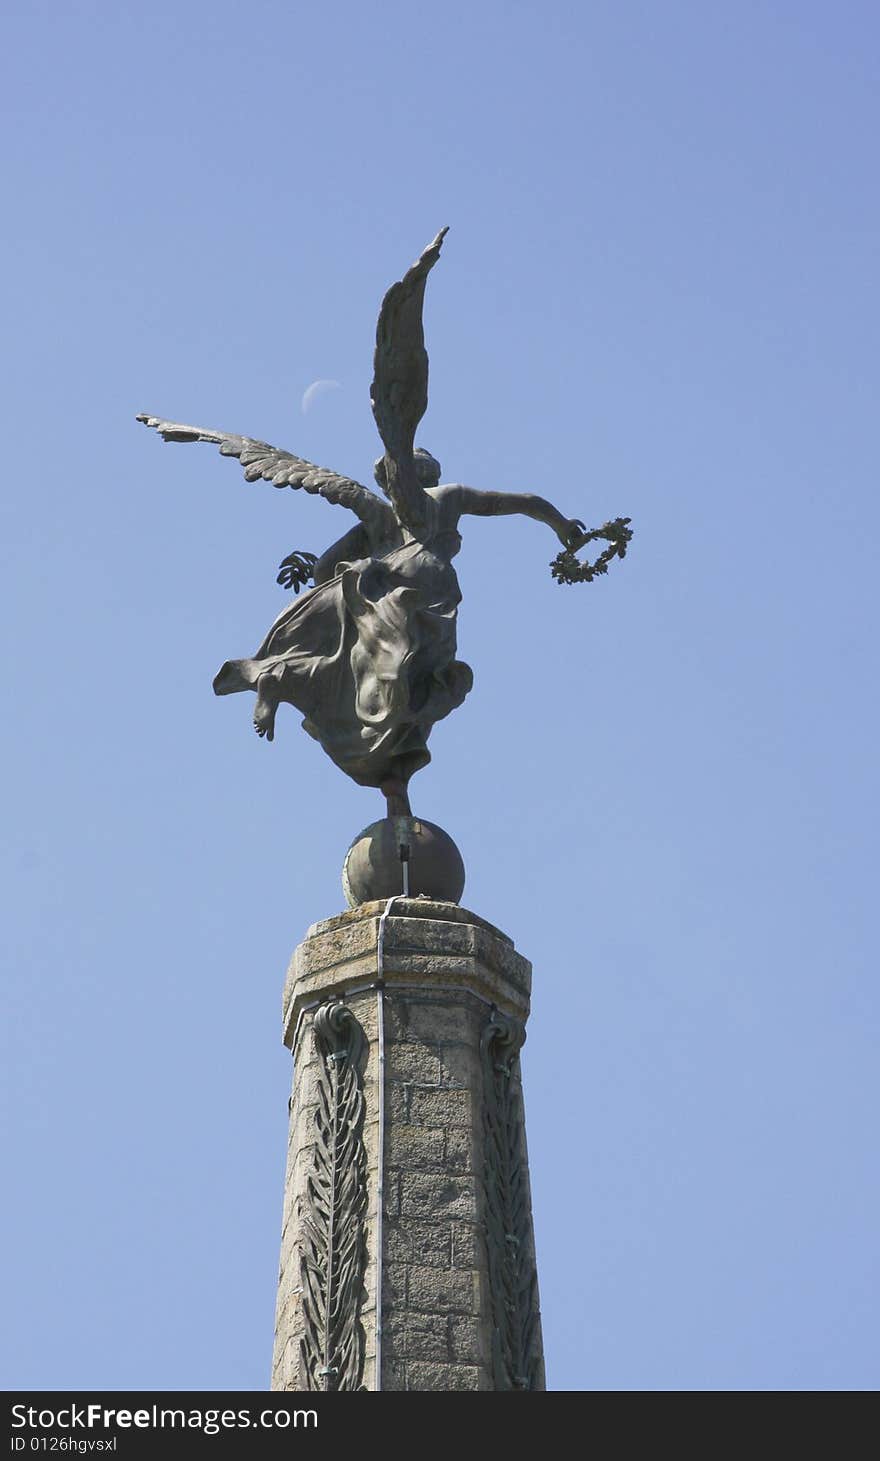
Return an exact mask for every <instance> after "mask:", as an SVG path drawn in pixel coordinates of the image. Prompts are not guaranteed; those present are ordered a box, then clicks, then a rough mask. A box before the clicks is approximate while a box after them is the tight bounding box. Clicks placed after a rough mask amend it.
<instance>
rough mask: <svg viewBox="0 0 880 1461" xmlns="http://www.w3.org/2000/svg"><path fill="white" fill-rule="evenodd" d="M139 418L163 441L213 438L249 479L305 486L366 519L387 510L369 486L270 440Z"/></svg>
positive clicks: (273, 483) (208, 439)
mask: <svg viewBox="0 0 880 1461" xmlns="http://www.w3.org/2000/svg"><path fill="white" fill-rule="evenodd" d="M137 419H138V421H142V422H143V423H144V425H145V426H151V427H152V428H153V429H154V430H155V431H158V433H159V435H160V436H161V437H162V439H163V441H209V442H212V443H213V444H214V445H215V446H219V448H220V455H221V456H223V457H237V458H238V460H239V461H240V462H241V465H242V466H243V467H244V476H245V481H246V482H256V481H258V480H259V479H260V478H262V479H263V481H264V482H271V483H272V485H273V487H296V488H298V487H302V488H304V489H305V491H306V492H317V493H319V494H320V496H321V497H325V498H326V499H327V501H328V502H334V503H337V504H338V505H339V506H340V507H348V508H350V509H351V511H352V512H354V513H357V516H358V517H359V518H360V519H361V520H362V521H366V520H367V518H368V517H372V516H374V515H375V514H376V512H377V511H382V510H383V504H382V500H381V498H379V497H377V496H376V493H375V492H371V491H370V489H369V487H364V486H362V485H361V483H360V482H354V481H352V479H351V478H350V477H341V476H340V475H339V473H338V472H331V471H330V470H329V469H328V468H327V467H317V466H315V463H314V462H307V461H305V460H304V459H303V458H302V457H296V456H294V454H293V452H290V451H284V450H283V449H282V448H281V447H277V446H270V445H269V443H268V442H267V441H256V440H255V439H254V438H253V437H251V436H233V435H232V434H231V433H230V432H227V431H207V430H205V429H204V428H203V427H201V426H182V425H180V423H179V422H176V421H163V420H162V419H161V417H159V416H145V415H140V416H138V418H137ZM387 510H388V509H387V508H385V509H384V511H385V512H387Z"/></svg>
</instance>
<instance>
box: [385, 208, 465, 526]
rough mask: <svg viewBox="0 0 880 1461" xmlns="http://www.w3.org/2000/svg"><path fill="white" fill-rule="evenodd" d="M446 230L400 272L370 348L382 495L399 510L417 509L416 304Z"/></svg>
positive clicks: (420, 393) (421, 366) (423, 359)
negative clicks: (380, 449) (381, 447)
mask: <svg viewBox="0 0 880 1461" xmlns="http://www.w3.org/2000/svg"><path fill="white" fill-rule="evenodd" d="M447 233H448V229H446V228H442V229H441V230H440V232H439V233H438V234H437V237H436V238H435V239H434V240H433V242H432V243H430V244H429V245H428V247H427V248H426V249H425V251H424V253H422V255H421V256H420V257H419V258H418V259H417V260H416V262H415V263H414V264H413V266H412V268H411V269H408V270H407V272H406V274H404V276H403V278H402V279H401V280H399V281H398V283H396V284H392V286H391V288H390V289H389V290H388V293H387V294H386V295H385V298H384V299H383V301H382V308H381V309H380V311H379V321H378V324H377V325H376V353H375V356H374V358H373V384H372V386H371V388H370V401H371V404H372V407H373V415H374V417H375V419H376V425H377V426H378V428H379V435H380V436H381V438H382V441H383V443H384V445H385V471H386V478H387V481H388V495H389V496H390V497H391V500H392V502H393V504H394V507H395V511H397V512H398V514H399V515H400V514H401V512H402V513H403V514H404V516H406V515H409V516H413V515H415V516H416V517H420V516H421V515H422V511H423V508H422V504H421V498H422V489H421V488H420V486H419V483H418V479H417V478H416V473H415V466H414V463H413V446H414V442H415V434H416V427H417V426H418V424H419V422H420V421H421V419H422V417H423V416H424V414H425V411H426V410H427V407H428V353H427V351H426V349H425V335H424V330H423V328H422V306H423V303H424V298H425V283H426V281H427V278H428V274H429V272H430V271H431V269H432V268H433V267H434V265H435V264H436V262H437V260H438V259H439V257H440V246H441V244H442V243H443V239H444V238H445V236H446V234H447Z"/></svg>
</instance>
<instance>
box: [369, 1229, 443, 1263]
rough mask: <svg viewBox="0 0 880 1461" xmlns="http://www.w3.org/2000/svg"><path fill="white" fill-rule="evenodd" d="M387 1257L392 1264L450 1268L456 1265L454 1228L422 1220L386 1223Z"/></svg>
mask: <svg viewBox="0 0 880 1461" xmlns="http://www.w3.org/2000/svg"><path fill="white" fill-rule="evenodd" d="M385 1254H386V1261H387V1262H389V1263H404V1264H418V1265H420V1266H421V1267H425V1268H449V1267H450V1266H451V1264H452V1228H451V1226H450V1224H449V1223H429V1222H422V1221H418V1220H416V1221H412V1220H410V1221H407V1222H406V1223H402V1222H396V1223H392V1222H389V1223H386V1225H385Z"/></svg>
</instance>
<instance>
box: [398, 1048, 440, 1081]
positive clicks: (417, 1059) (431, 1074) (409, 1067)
mask: <svg viewBox="0 0 880 1461" xmlns="http://www.w3.org/2000/svg"><path fill="white" fill-rule="evenodd" d="M385 1074H386V1076H387V1078H388V1080H389V1081H410V1082H411V1083H412V1084H414V1085H422V1086H439V1084H440V1055H439V1052H438V1050H437V1047H436V1045H435V1046H433V1047H431V1046H430V1045H425V1044H422V1043H419V1044H414V1043H406V1044H404V1043H402V1042H401V1041H394V1042H393V1043H391V1044H389V1045H388V1047H387V1050H386V1054H385Z"/></svg>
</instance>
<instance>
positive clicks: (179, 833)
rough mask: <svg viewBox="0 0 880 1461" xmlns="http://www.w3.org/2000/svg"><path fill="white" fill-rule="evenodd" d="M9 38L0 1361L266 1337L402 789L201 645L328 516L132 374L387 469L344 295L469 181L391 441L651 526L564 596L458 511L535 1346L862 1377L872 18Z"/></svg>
mask: <svg viewBox="0 0 880 1461" xmlns="http://www.w3.org/2000/svg"><path fill="white" fill-rule="evenodd" d="M3 29H4V39H5V43H6V45H5V49H6V53H7V56H8V57H9V58H11V59H9V60H8V62H7V70H6V76H5V81H4V89H3V96H2V99H0V106H2V108H3V110H4V111H5V113H6V117H5V123H6V125H5V127H4V129H3V134H4V137H5V142H4V144H3V148H4V154H5V155H4V163H5V171H6V178H7V182H6V194H7V200H8V201H10V200H11V206H10V208H9V210H8V212H7V221H6V226H5V229H4V232H3V238H2V243H0V247H2V250H3V254H4V256H5V257H4V260H3V268H2V278H3V283H4V316H5V320H6V337H7V340H8V342H9V345H8V349H7V352H4V360H3V364H2V367H0V368H2V372H3V379H2V391H3V400H4V403H5V407H6V411H5V418H6V432H7V462H6V467H7V472H6V488H5V491H4V493H3V494H2V514H3V524H2V543H3V549H4V569H3V576H2V582H3V587H4V590H5V591H6V593H7V605H6V608H5V611H4V613H3V616H2V633H3V636H4V640H5V645H6V649H5V662H6V664H7V666H8V668H9V670H10V673H9V674H8V676H7V683H8V689H9V696H8V705H7V710H6V714H5V716H4V717H3V740H4V748H3V765H4V769H5V772H6V776H5V790H4V802H5V812H6V816H5V817H4V822H5V824H6V826H7V828H8V829H9V835H8V837H7V838H6V839H4V844H5V845H4V848H3V868H2V882H0V886H2V888H3V893H4V896H5V899H6V901H7V907H6V911H5V914H4V918H3V926H4V931H5V933H6V935H7V937H6V943H7V946H8V957H7V960H6V961H5V962H6V964H7V975H6V980H5V988H6V991H7V998H8V1003H7V1013H6V1016H5V1018H4V1021H3V1044H4V1054H3V1060H2V1071H3V1081H4V1086H5V1087H6V1097H7V1099H6V1101H5V1107H6V1110H7V1112H8V1113H9V1120H8V1123H7V1128H6V1137H5V1145H6V1155H5V1159H4V1165H5V1169H6V1171H7V1173H8V1174H9V1175H10V1179H11V1180H10V1184H9V1187H8V1195H7V1199H6V1201H5V1203H4V1208H3V1218H2V1225H3V1243H2V1248H3V1252H4V1254H5V1256H6V1258H7V1260H8V1263H9V1273H8V1276H7V1278H6V1280H5V1291H6V1294H7V1303H6V1306H5V1307H6V1309H7V1321H8V1322H7V1325H6V1326H5V1327H6V1330H7V1334H6V1339H5V1340H4V1344H5V1345H6V1346H8V1348H7V1351H6V1353H5V1354H3V1355H2V1356H0V1373H2V1374H3V1376H4V1383H5V1384H6V1385H7V1386H8V1387H9V1388H13V1387H18V1386H21V1387H31V1388H38V1389H54V1388H57V1389H85V1388H89V1387H101V1388H107V1389H113V1388H118V1389H150V1388H168V1389H188V1388H194V1389H199V1388H206V1389H217V1390H223V1389H250V1388H253V1389H262V1388H265V1387H266V1386H267V1385H268V1375H269V1364H270V1355H271V1343H272V1326H273V1306H274V1287H275V1278H276V1267H277V1255H278V1244H279V1237H280V1231H279V1229H280V1216H281V1197H282V1183H283V1163H284V1150H285V1141H286V1119H287V1117H286V1101H287V1088H288V1082H289V1076H290V1070H289V1057H288V1055H287V1053H286V1052H285V1051H284V1049H283V1048H282V1046H281V1044H280V1038H279V1023H280V1020H279V1005H280V991H281V985H282V980H283V975H284V969H285V966H286V963H287V960H288V958H289V955H290V952H291V950H292V949H293V947H294V946H295V944H296V943H297V942H298V941H299V940H300V939H301V938H302V937H303V935H304V934H305V931H306V928H307V927H308V925H309V924H310V923H312V922H313V921H315V920H317V919H319V918H322V917H326V916H329V915H331V914H333V913H336V912H338V911H340V909H341V907H342V894H341V891H340V887H339V869H340V867H341V862H342V857H343V854H344V851H345V848H346V847H347V845H348V843H349V841H350V840H351V839H352V837H353V836H354V835H355V833H356V832H357V831H358V830H359V828H360V827H362V826H363V825H364V824H366V823H367V822H369V821H371V820H373V819H374V817H375V816H377V815H378V814H379V812H380V811H381V803H380V799H379V797H378V795H377V794H376V793H373V792H369V791H366V790H363V789H361V788H358V787H355V786H354V784H353V783H350V782H349V781H347V779H346V778H344V777H343V776H342V775H341V774H340V773H339V772H338V771H337V770H336V768H335V767H334V766H333V765H332V764H331V763H330V761H329V760H328V759H327V758H326V757H325V756H324V755H323V754H322V752H321V751H320V749H319V748H318V746H317V745H316V744H314V743H313V742H311V741H310V740H309V739H308V738H307V737H306V736H304V735H303V734H302V732H301V730H300V729H299V728H298V725H297V722H296V719H295V717H294V716H293V714H292V713H290V714H289V715H288V716H287V717H286V718H282V719H280V720H279V734H278V738H277V739H276V741H275V743H274V744H273V745H269V746H267V745H265V744H263V743H260V742H258V741H257V740H256V738H255V737H254V736H253V734H252V732H251V730H250V723H249V715H250V709H251V707H250V705H249V704H248V703H247V701H246V698H245V697H234V696H233V697H230V698H229V699H226V700H222V701H218V700H216V699H215V698H214V696H213V695H212V692H211V680H212V677H213V675H214V673H215V672H216V670H217V668H218V666H219V665H220V663H221V662H222V661H223V660H225V659H227V658H230V657H235V656H239V655H243V654H247V653H251V652H252V651H253V649H254V648H255V647H256V645H257V644H258V643H259V641H260V640H261V638H262V636H263V633H264V632H265V629H266V628H267V627H268V625H269V623H270V622H271V620H272V619H273V618H274V616H275V615H276V613H277V612H278V611H279V610H280V608H281V607H282V606H283V603H284V598H283V594H282V591H281V590H280V589H279V588H278V587H277V586H276V584H275V583H274V576H275V569H276V565H277V563H278V562H279V560H280V559H281V558H282V557H283V556H284V555H285V554H286V553H288V552H289V551H290V550H291V549H293V548H309V549H311V550H313V551H320V550H321V549H322V548H323V547H326V546H327V545H328V544H329V543H330V542H331V541H332V540H333V538H334V537H336V536H337V535H338V534H339V533H340V532H341V531H343V530H344V527H345V524H346V517H345V515H344V514H343V513H341V512H340V511H339V510H338V509H333V508H331V507H329V506H328V505H327V504H325V503H323V502H321V501H319V500H315V499H305V497H304V494H301V493H300V494H297V495H296V496H294V495H293V494H291V493H277V492H273V491H272V490H271V488H269V487H268V486H267V485H265V484H259V485H255V486H251V487H248V486H246V485H245V484H244V483H243V482H242V480H241V478H240V476H239V475H238V474H237V471H236V469H235V468H234V467H233V466H232V465H231V464H229V463H226V462H223V461H221V460H219V459H217V458H216V457H215V456H214V455H213V454H212V452H211V451H210V449H209V448H186V447H165V446H162V445H161V443H159V442H158V441H157V440H156V439H155V438H154V437H152V436H148V434H147V433H146V432H145V431H143V429H142V428H141V427H139V426H137V425H136V424H135V421H134V417H135V414H136V412H138V411H148V412H155V413H157V414H161V415H167V416H172V417H176V418H177V419H180V420H184V421H192V422H197V423H199V424H203V425H206V426H214V427H219V428H222V429H226V430H230V431H241V432H245V433H248V434H252V435H256V436H261V437H263V438H265V439H268V440H270V441H273V442H277V443H278V444H279V445H284V446H288V447H290V448H291V449H292V450H294V451H296V452H298V453H299V454H301V455H303V456H306V457H308V458H310V459H313V460H315V461H319V462H323V463H326V464H328V465H332V466H334V467H336V468H337V469H338V470H340V471H343V472H346V473H348V474H351V475H353V476H355V477H359V478H360V479H361V480H364V479H365V478H366V479H367V480H369V477H368V474H369V471H370V464H371V463H372V460H373V458H374V457H375V456H376V455H377V452H378V439H377V437H376V432H375V428H374V425H373V422H372V418H371V416H370V411H369V400H368V386H369V380H370V373H371V352H372V343H373V331H374V327H375V317H376V313H377V309H378V305H379V301H380V299H381V296H382V293H383V291H384V290H385V288H386V287H387V285H388V284H389V283H390V282H391V281H392V280H393V279H396V278H399V277H400V274H401V272H402V270H403V269H405V268H406V267H407V266H408V265H409V264H410V263H411V262H412V260H413V259H414V258H415V257H416V255H417V254H418V252H419V251H420V249H421V248H422V247H423V246H424V244H425V243H427V242H428V240H429V239H430V238H431V237H432V236H433V235H434V233H435V232H436V231H437V229H438V228H439V227H440V226H442V225H443V224H449V225H450V233H449V236H448V238H447V240H446V243H445V245H444V251H443V256H442V259H441V261H440V263H439V264H438V266H437V268H436V269H435V270H434V272H433V274H432V276H431V279H430V282H429V286H428V299H427V305H426V330H427V338H428V346H429V350H430V355H431V370H432V374H431V396H430V406H429V412H428V415H427V417H426V419H425V421H424V423H423V427H422V431H421V441H422V444H424V445H426V446H428V447H429V448H430V449H431V450H432V451H433V452H434V453H435V455H437V456H438V457H439V458H440V460H441V462H442V463H443V467H444V479H445V480H458V481H464V482H467V483H469V484H471V485H473V486H477V487H494V488H504V489H506V490H511V491H537V492H540V493H542V494H543V495H545V496H547V497H549V498H551V499H552V500H553V501H554V502H555V503H556V504H557V505H558V506H559V507H560V508H561V509H562V510H563V511H564V512H566V514H568V515H571V516H577V517H581V518H584V519H585V520H587V521H588V522H589V523H591V524H592V523H599V522H601V521H603V520H604V519H605V518H607V517H613V516H616V515H618V514H626V515H629V516H631V517H632V519H633V525H634V528H635V534H636V536H635V539H634V543H633V547H632V551H631V554H630V556H629V557H628V558H627V560H626V562H625V563H624V564H615V565H613V566H612V571H611V573H610V574H609V575H608V577H607V578H606V579H605V580H603V581H600V582H598V583H595V584H593V585H584V586H581V587H576V588H564V587H560V586H558V585H557V584H555V583H554V582H553V581H552V580H551V577H550V573H549V568H548V564H549V561H550V559H551V558H552V557H553V556H554V554H555V552H556V551H557V546H558V545H557V544H556V542H555V539H553V537H552V535H551V534H549V533H548V532H547V530H546V529H543V528H541V527H540V526H538V525H537V524H534V523H531V522H528V521H526V520H524V519H511V520H507V521H503V522H483V521H474V522H471V523H468V524H467V528H466V534H465V546H464V551H463V553H462V555H461V557H460V558H459V560H458V566H459V577H460V580H461V584H462V589H463V593H464V602H463V604H462V608H461V613H460V620H459V646H460V653H461V655H462V657H463V658H464V659H465V660H467V661H468V663H470V664H471V665H472V666H473V667H474V671H475V686H474V690H473V691H472V693H471V695H470V697H469V698H468V700H467V702H466V704H465V705H464V706H463V707H462V708H461V709H460V710H459V711H458V712H457V713H456V714H455V715H454V716H452V717H451V718H450V719H449V720H448V721H446V722H444V723H443V724H441V725H440V726H438V727H437V729H436V730H435V733H434V736H433V739H432V749H433V752H434V761H433V763H432V765H431V766H430V767H429V768H428V769H427V770H426V771H424V772H422V773H420V774H419V776H418V778H417V779H416V781H415V782H414V783H413V800H414V805H415V807H416V810H417V811H418V812H419V813H421V815H423V816H425V817H427V818H429V819H431V820H434V821H437V822H440V823H442V825H443V826H444V827H446V828H447V830H448V831H450V832H451V833H452V835H453V836H454V837H455V839H456V841H457V842H458V844H459V846H460V847H461V849H462V851H463V853H464V856H465V860H466V863H467V867H468V884H467V888H466V891H465V895H464V899H463V901H464V904H465V906H467V907H470V908H472V909H473V910H474V911H475V912H477V913H479V914H480V915H481V916H483V917H485V918H488V919H490V920H491V921H492V922H494V923H496V924H497V925H498V926H500V927H501V928H502V929H504V931H505V932H507V933H509V934H510V935H511V936H512V937H513V938H514V939H515V941H516V944H517V947H518V948H519V949H520V950H521V951H522V952H523V953H525V954H526V955H527V956H528V957H529V958H531V959H532V961H533V963H534V991H533V1014H532V1019H531V1022H530V1027H529V1039H528V1043H527V1046H526V1049H525V1051H524V1056H523V1065H524V1077H525V1083H526V1098H527V1105H528V1133H529V1145H530V1152H531V1161H532V1184H533V1198H534V1213H535V1226H536V1234H537V1243H538V1252H539V1264H540V1282H541V1295H542V1307H543V1313H544V1331H545V1345H546V1352H547V1365H548V1383H549V1385H550V1387H551V1388H555V1389H560V1390H594V1389H595V1390H636V1389H652V1390H682V1389H689V1390H699V1389H710V1390H711V1389H716V1390H718V1389H732V1390H756V1389H798V1390H807V1389H809V1390H812V1389H865V1388H874V1387H876V1385H877V1380H878V1361H877V1356H878V1344H877V1317H876V1316H877V1309H878V1305H877V1263H878V1236H877V1235H878V1223H877V1198H878V1175H877V1161H876V1125H877V1120H876V1112H877V1075H876V1066H877V1059H876V1041H877V1032H878V993H877V978H876V975H877V958H876V951H877V937H876V922H877V920H876V904H877V885H876V865H877V863H876V853H877V846H876V843H877V834H876V826H877V789H878V787H877V783H878V774H877V756H876V739H877V733H876V718H877V681H876V648H875V646H876V628H875V622H876V608H877V586H876V585H877V572H876V551H877V550H876V544H877V530H878V526H880V524H878V513H877V476H878V473H877V465H878V453H877V432H876V410H877V408H876V398H877V384H878V382H877V374H878V372H877V326H878V313H880V311H878V282H877V281H878V275H877V245H878V232H880V229H878V223H880V207H878V196H877V187H876V137H877V135H878V116H877V111H878V103H877V97H878V85H877V83H878V76H877V72H878V39H880V36H878V32H880V25H878V17H877V10H876V7H874V6H872V5H869V4H865V3H850V0H842V3H841V0H838V3H835V4H834V5H831V4H827V3H822V4H819V3H811V0H801V3H795V0H776V3H772V4H770V3H763V4H758V3H751V0H738V3H736V4H732V3H729V0H723V3H722V0H716V3H700V4H698V3H695V0H694V3H687V0H665V3H663V4H654V3H637V0H616V3H613V4H612V3H607V4H606V3H586V4H574V3H571V4H568V3H564V4H554V3H550V4H545V5H541V6H538V5H537V4H534V3H529V4H525V3H515V0H514V3H506V4H502V3H498V0H494V3H493V0H476V3H469V4H461V3H447V4H446V5H444V6H443V7H433V8H429V7H414V6H412V5H403V4H401V3H399V0H390V3H384V4H382V5H381V6H379V5H363V4H360V5H356V4H354V3H351V0H346V3H343V4H337V5H330V4H328V5H325V6H317V5H314V6H303V5H300V4H298V3H292V4H284V5H282V4H280V3H276V0H252V3H250V4H248V5H246V6H245V5H235V4H232V3H229V0H216V3H213V4H211V5H208V4H205V3H200V0H177V3H175V4H174V5H173V6H172V5H171V4H169V3H167V0H159V3H157V4H154V5H151V6H150V7H149V8H148V9H146V10H145V9H144V8H142V7H137V8H136V7H134V6H131V5H129V4H127V3H125V0H122V3H114V4H112V5H111V4H109V3H97V4H87V3H82V4H71V5H68V6H64V7H59V6H58V5H57V4H49V3H45V0H44V3H34V0H30V3H28V4H27V5H24V4H20V3H17V4H11V5H10V6H9V7H8V9H7V11H6V17H5V21H4V27H3ZM318 379H333V380H336V381H338V382H339V383H340V386H339V389H336V390H332V391H327V392H325V393H323V394H320V395H318V396H317V397H316V398H315V399H314V401H313V402H312V405H311V409H310V410H309V411H308V412H307V413H306V414H303V413H302V411H301V407H300V402H301V398H302V395H303V392H304V391H305V390H306V388H307V387H308V386H309V385H310V384H311V383H312V382H314V381H315V380H318ZM13 667H14V668H13Z"/></svg>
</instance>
